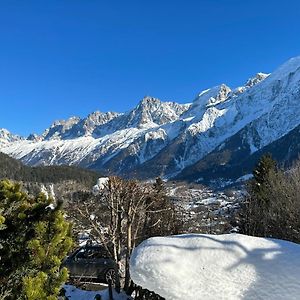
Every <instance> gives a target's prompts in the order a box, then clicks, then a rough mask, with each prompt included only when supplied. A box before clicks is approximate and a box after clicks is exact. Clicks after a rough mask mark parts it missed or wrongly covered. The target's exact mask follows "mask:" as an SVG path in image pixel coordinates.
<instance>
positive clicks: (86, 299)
mask: <svg viewBox="0 0 300 300" xmlns="http://www.w3.org/2000/svg"><path fill="white" fill-rule="evenodd" d="M64 289H65V290H66V296H67V298H68V299H70V300H93V299H94V298H95V296H96V295H97V294H98V295H100V296H101V299H102V300H109V294H108V289H105V290H101V291H84V290H81V289H78V288H76V287H75V286H73V285H65V286H64ZM113 298H114V300H130V299H132V298H131V297H129V296H127V295H126V294H125V293H120V294H118V293H116V292H115V291H114V292H113Z"/></svg>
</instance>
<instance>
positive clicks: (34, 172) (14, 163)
mask: <svg viewBox="0 0 300 300" xmlns="http://www.w3.org/2000/svg"><path fill="white" fill-rule="evenodd" d="M99 177H100V174H99V173H97V172H94V171H89V170H86V169H82V168H78V167H71V166H39V167H30V166H26V165H24V164H23V163H22V162H20V161H19V160H16V159H14V158H12V157H10V156H8V155H6V154H4V153H2V152H0V179H5V178H7V179H11V180H16V181H23V182H38V183H58V182H61V181H65V180H74V181H76V182H79V183H82V184H84V185H87V186H93V185H94V184H95V183H96V181H97V179H98V178H99Z"/></svg>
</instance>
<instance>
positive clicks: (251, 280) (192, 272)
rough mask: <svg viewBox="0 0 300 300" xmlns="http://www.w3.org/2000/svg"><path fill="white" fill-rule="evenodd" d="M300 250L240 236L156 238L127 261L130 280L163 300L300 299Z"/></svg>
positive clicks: (141, 246)
mask: <svg viewBox="0 0 300 300" xmlns="http://www.w3.org/2000/svg"><path fill="white" fill-rule="evenodd" d="M299 257H300V245H297V244H294V243H291V242H287V241H282V240H276V239H267V238H258V237H251V236H245V235H240V234H225V235H205V234H188V235H178V236H172V237H155V238H151V239H148V240H146V241H144V242H143V243H142V244H141V245H140V246H138V247H137V248H136V249H135V250H134V252H133V254H132V257H131V262H130V263H131V265H130V273H131V277H132V279H133V281H134V282H135V283H136V284H138V285H140V286H142V287H143V288H147V289H149V290H152V291H154V292H156V293H158V294H159V295H161V296H162V297H165V298H166V299H172V300H176V299H194V300H197V299H206V300H209V299H230V300H234V299H273V300H279V299H282V300H283V299H289V300H291V299H299V297H300V296H299V295H300V284H299V281H300V260H299Z"/></svg>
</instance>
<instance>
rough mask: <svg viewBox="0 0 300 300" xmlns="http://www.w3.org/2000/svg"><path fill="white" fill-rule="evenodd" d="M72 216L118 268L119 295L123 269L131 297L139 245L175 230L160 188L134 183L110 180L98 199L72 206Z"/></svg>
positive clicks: (126, 286)
mask: <svg viewBox="0 0 300 300" xmlns="http://www.w3.org/2000/svg"><path fill="white" fill-rule="evenodd" d="M71 208H72V209H70V210H69V211H70V216H71V217H72V218H73V220H75V222H76V224H78V226H81V228H90V229H91V235H92V236H93V238H94V239H95V240H97V241H100V242H101V244H102V245H104V246H105V247H106V249H107V251H109V253H110V254H111V256H112V257H113V258H114V259H115V261H116V262H117V264H118V266H119V270H118V272H117V273H118V274H117V276H116V290H117V291H120V288H121V283H120V277H119V273H120V272H119V271H120V270H121V269H122V266H124V269H125V276H124V277H125V278H124V281H123V282H122V288H123V289H124V290H125V291H126V292H127V293H128V294H130V293H131V291H132V288H133V283H132V281H131V279H130V273H129V260H130V256H131V254H132V251H133V249H134V248H135V247H136V245H137V243H139V242H140V241H142V240H144V239H145V238H147V237H150V236H153V235H155V234H157V235H162V234H163V232H165V233H168V234H171V233H176V232H174V228H175V225H174V224H175V223H176V222H175V219H176V216H175V213H174V210H173V207H172V205H170V202H168V199H167V198H166V197H165V196H164V194H163V192H162V190H160V189H158V188H157V186H155V185H154V186H153V185H149V184H143V183H140V182H138V181H135V180H123V179H120V178H118V177H110V178H109V180H107V182H106V183H105V184H103V186H102V188H101V189H100V191H99V192H98V194H97V195H96V196H95V197H90V198H89V199H88V200H86V201H77V202H76V203H73V204H72V207H71Z"/></svg>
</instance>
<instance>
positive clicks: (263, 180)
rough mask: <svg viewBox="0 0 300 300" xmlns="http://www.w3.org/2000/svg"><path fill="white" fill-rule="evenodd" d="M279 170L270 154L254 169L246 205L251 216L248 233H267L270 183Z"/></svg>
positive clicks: (262, 234)
mask: <svg viewBox="0 0 300 300" xmlns="http://www.w3.org/2000/svg"><path fill="white" fill-rule="evenodd" d="M277 171H278V170H277V164H276V161H275V160H274V159H273V158H272V156H271V155H270V154H266V155H263V156H262V157H261V158H260V160H259V162H258V164H257V165H256V167H255V168H254V170H253V180H252V181H250V183H249V185H248V192H249V195H250V199H249V203H248V205H247V207H246V210H247V214H248V217H249V220H248V221H247V226H248V229H247V233H248V234H251V235H258V236H266V235H267V232H268V226H269V224H268V218H267V217H266V215H267V213H268V210H269V207H270V197H269V192H270V186H269V185H270V180H271V178H272V177H274V176H276V173H277Z"/></svg>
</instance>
